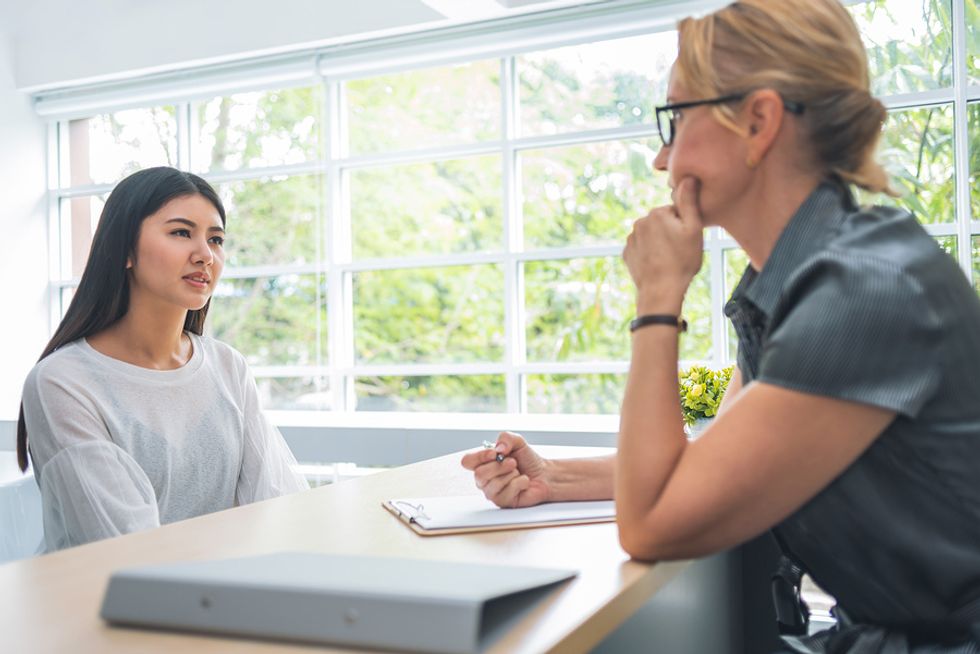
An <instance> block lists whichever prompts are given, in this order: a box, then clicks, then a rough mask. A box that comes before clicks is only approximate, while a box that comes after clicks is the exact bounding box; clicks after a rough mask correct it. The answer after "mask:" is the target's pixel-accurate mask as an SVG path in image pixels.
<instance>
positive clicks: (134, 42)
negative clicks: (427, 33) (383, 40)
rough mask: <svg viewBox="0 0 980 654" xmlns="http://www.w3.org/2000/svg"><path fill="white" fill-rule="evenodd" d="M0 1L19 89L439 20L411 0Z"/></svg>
mask: <svg viewBox="0 0 980 654" xmlns="http://www.w3.org/2000/svg"><path fill="white" fill-rule="evenodd" d="M0 2H4V3H9V5H10V6H9V7H8V9H7V13H8V14H9V16H8V21H9V22H10V24H11V25H12V26H13V30H14V32H15V34H16V36H15V38H14V39H13V46H14V55H15V57H14V59H15V67H14V77H15V79H16V84H17V87H18V88H21V89H38V88H51V87H54V86H58V85H61V84H66V83H76V82H80V81H95V80H102V79H111V78H114V77H119V76H120V75H122V74H125V73H130V74H131V73H133V72H152V71H159V70H167V69H172V68H174V67H179V66H180V65H187V64H192V63H210V62H217V61H227V60H230V59H234V58H237V57H240V56H242V55H244V54H260V53H274V52H285V51H289V50H293V49H296V48H297V47H299V46H307V45H313V44H327V43H331V42H335V41H337V40H341V39H343V38H344V37H349V36H354V35H362V36H363V35H364V34H366V33H374V32H382V33H384V32H388V31H391V30H398V29H400V28H405V27H409V26H419V25H422V24H426V23H434V22H436V21H442V20H444V17H443V16H442V14H440V13H438V12H436V11H434V10H433V9H431V8H429V7H428V6H427V5H425V4H423V3H422V2H421V1H420V0H355V1H354V2H351V1H350V0H275V1H274V2H269V1H268V0H203V1H202V0H168V1H167V2H153V1H152V0H87V1H86V2H78V1H77V0H30V2H16V3H15V1H14V0H0ZM15 4H16V6H14V5H15Z"/></svg>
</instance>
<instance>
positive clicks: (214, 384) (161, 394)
mask: <svg viewBox="0 0 980 654" xmlns="http://www.w3.org/2000/svg"><path fill="white" fill-rule="evenodd" d="M188 335H189V336H190V338H191V342H192V344H193V354H192V355H191V358H190V360H189V361H188V362H187V363H186V364H185V365H184V366H182V367H181V368H178V369H176V370H150V369H147V368H141V367H139V366H134V365H132V364H129V363H125V362H123V361H119V360H117V359H113V358H111V357H108V356H106V355H104V354H102V353H100V352H98V351H96V350H95V349H93V348H92V346H90V345H89V344H88V342H87V341H86V340H85V339H79V340H77V341H74V342H72V343H69V344H68V345H65V346H63V347H61V348H59V349H58V350H57V351H56V352H54V353H52V354H50V355H49V356H48V357H46V358H45V359H44V360H42V361H40V362H38V364H37V365H36V366H34V369H33V370H31V372H30V374H29V375H28V377H27V381H26V382H25V384H24V399H23V401H24V418H25V420H26V422H27V438H28V443H29V445H30V450H31V457H32V460H33V464H34V474H35V476H36V477H37V480H38V483H39V485H40V487H41V498H42V505H43V513H44V539H45V546H46V549H47V551H49V552H50V551H54V550H58V549H62V548H65V547H70V546H73V545H80V544H82V543H87V542H90V541H94V540H99V539H102V538H109V537H111V536H118V535H120V534H126V533H130V532H134V531H139V530H141V529H147V528H150V527H156V526H158V525H161V524H166V523H169V522H174V521H177V520H183V519H186V518H191V517H194V516H199V515H203V514H205V513H210V512H212V511H219V510H222V509H227V508H230V507H233V506H238V505H241V504H248V503H250V502H256V501H258V500H263V499H268V498H271V497H278V496H280V495H285V494H287V493H292V492H295V491H298V490H303V489H307V488H308V485H307V483H306V482H305V481H304V480H303V478H302V477H301V476H300V475H299V474H298V473H296V472H294V471H293V469H292V468H291V466H292V465H293V464H295V463H296V459H295V458H294V457H293V455H292V453H291V452H290V451H289V448H288V446H287V445H286V443H285V441H284V440H283V438H282V435H281V434H280V433H279V431H278V430H277V429H276V428H275V427H274V426H272V425H271V424H270V423H269V422H268V420H266V418H265V416H264V415H263V414H262V411H261V408H260V406H259V400H258V392H257V389H256V387H255V381H254V380H253V379H252V376H251V374H250V372H249V370H248V365H247V364H246V363H245V359H244V357H242V355H241V354H239V353H238V352H237V351H235V350H234V349H232V348H231V347H229V346H227V345H225V344H224V343H221V342H219V341H215V340H213V339H210V338H206V337H202V336H197V335H196V334H188Z"/></svg>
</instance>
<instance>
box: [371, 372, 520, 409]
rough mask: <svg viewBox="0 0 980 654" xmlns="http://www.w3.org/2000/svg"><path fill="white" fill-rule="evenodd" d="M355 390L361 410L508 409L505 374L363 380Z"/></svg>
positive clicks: (373, 378) (372, 378)
mask: <svg viewBox="0 0 980 654" xmlns="http://www.w3.org/2000/svg"><path fill="white" fill-rule="evenodd" d="M354 391H355V393H356V395H357V410H358V411H439V412H444V411H456V412H459V411H466V412H473V413H487V412H494V413H502V412H505V411H506V410H507V397H506V385H505V382H504V378H503V375H462V376H448V375H446V376H431V375H425V376H412V377H407V376H401V377H359V378H357V379H356V380H355V381H354Z"/></svg>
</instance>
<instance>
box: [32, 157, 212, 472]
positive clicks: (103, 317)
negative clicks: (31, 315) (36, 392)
mask: <svg viewBox="0 0 980 654" xmlns="http://www.w3.org/2000/svg"><path fill="white" fill-rule="evenodd" d="M188 195H201V196H203V197H204V198H205V199H206V200H208V202H210V203H211V204H213V205H214V208H215V209H217V210H218V214H219V215H220V216H221V224H222V226H223V225H224V224H225V208H224V205H222V204H221V198H219V197H218V194H217V193H216V192H215V190H214V189H213V188H212V187H211V185H210V184H208V183H207V182H206V181H204V180H203V179H201V178H200V177H198V176H197V175H193V174H191V173H185V172H183V171H180V170H177V169H176V168H170V167H167V166H160V167H157V168H147V169H145V170H141V171H139V172H138V173H133V174H132V175H130V176H129V177H127V178H125V179H124V180H122V181H121V182H119V183H118V184H117V185H116V187H115V188H114V189H112V193H111V194H110V195H109V199H108V200H106V203H105V207H104V208H103V209H102V215H101V216H100V218H99V226H98V228H97V229H96V230H95V235H94V236H93V237H92V249H91V250H90V252H89V255H88V261H87V262H86V263H85V270H84V271H83V272H82V278H81V280H80V281H79V283H78V289H77V290H76V291H75V296H74V297H73V298H72V301H71V304H70V305H69V306H68V311H67V312H66V313H65V317H64V318H62V320H61V324H60V325H58V329H57V331H55V333H54V336H52V337H51V340H50V341H49V342H48V345H47V347H45V348H44V351H43V352H42V353H41V357H40V358H39V359H38V361H40V360H41V359H43V358H44V357H46V356H48V355H49V354H51V353H52V352H54V351H55V350H57V349H58V348H59V347H61V346H62V345H65V344H67V343H71V342H72V341H76V340H78V339H80V338H85V337H86V336H91V335H93V334H97V333H99V332H100V331H102V330H103V329H106V328H107V327H109V326H110V325H112V324H114V323H115V322H116V321H118V320H119V319H120V318H122V317H123V316H124V315H126V311H128V310H129V272H128V271H127V269H126V261H127V259H130V258H131V259H132V260H133V261H135V260H136V241H137V240H138V239H139V234H140V228H141V227H142V225H143V221H144V220H145V219H146V218H147V217H148V216H150V215H152V214H154V213H156V212H157V211H159V210H160V208H161V207H162V206H163V205H165V204H167V203H168V202H170V201H171V200H173V199H174V198H178V197H184V196H188ZM210 305H211V300H210V299H209V300H208V301H207V303H206V304H205V305H204V306H203V307H201V308H200V309H196V310H191V311H188V312H187V317H186V318H185V319H184V329H185V330H187V331H190V332H194V333H195V334H200V333H201V332H202V331H203V330H204V319H205V318H206V317H207V315H208V307H209V306H210ZM17 464H18V465H19V466H20V469H21V470H26V469H27V423H25V422H24V402H23V401H21V403H20V415H19V417H18V418H17Z"/></svg>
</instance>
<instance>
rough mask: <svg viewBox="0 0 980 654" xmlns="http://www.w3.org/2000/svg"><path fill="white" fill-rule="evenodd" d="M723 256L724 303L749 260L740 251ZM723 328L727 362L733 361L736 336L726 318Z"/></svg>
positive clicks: (726, 253) (736, 341)
mask: <svg viewBox="0 0 980 654" xmlns="http://www.w3.org/2000/svg"><path fill="white" fill-rule="evenodd" d="M723 256H724V259H725V302H728V300H729V299H731V297H732V293H733V292H734V291H735V287H736V286H738V282H739V281H740V280H741V279H742V273H744V272H745V269H746V268H747V267H748V265H749V258H748V257H747V256H746V255H745V251H744V250H741V249H734V250H725V252H724V254H723ZM725 327H726V329H727V332H728V360H729V361H734V360H735V355H736V354H737V353H738V336H737V335H736V334H735V328H734V327H732V322H731V321H730V320H728V318H725Z"/></svg>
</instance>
